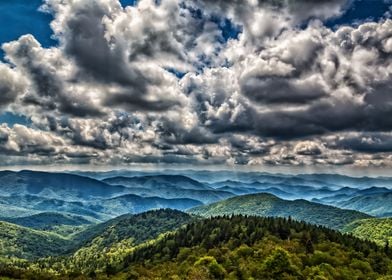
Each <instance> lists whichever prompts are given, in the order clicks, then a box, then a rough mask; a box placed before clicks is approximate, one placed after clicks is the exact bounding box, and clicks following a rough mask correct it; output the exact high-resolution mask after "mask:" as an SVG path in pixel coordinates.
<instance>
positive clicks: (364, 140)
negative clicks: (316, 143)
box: [330, 132, 392, 153]
mask: <svg viewBox="0 0 392 280" xmlns="http://www.w3.org/2000/svg"><path fill="white" fill-rule="evenodd" d="M330 146H331V148H342V149H347V150H353V151H358V152H363V153H385V152H390V151H391V150H392V135H391V133H369V132H368V133H352V134H348V135H345V136H342V137H341V138H339V139H337V140H335V141H333V142H332V143H330Z"/></svg>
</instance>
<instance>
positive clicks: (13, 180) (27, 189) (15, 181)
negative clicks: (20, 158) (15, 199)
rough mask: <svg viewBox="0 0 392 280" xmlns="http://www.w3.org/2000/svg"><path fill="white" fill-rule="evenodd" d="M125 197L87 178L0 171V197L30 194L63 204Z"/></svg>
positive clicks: (122, 190)
mask: <svg viewBox="0 0 392 280" xmlns="http://www.w3.org/2000/svg"><path fill="white" fill-rule="evenodd" d="M121 194H126V188H125V187H122V186H112V185H109V184H106V183H104V182H101V181H99V180H95V179H92V178H89V177H83V176H78V175H73V174H67V173H48V172H37V171H28V170H24V171H19V172H10V171H2V172H0V195H2V196H23V195H31V196H37V197H42V198H50V199H58V200H63V201H89V200H90V201H91V200H96V199H104V198H110V197H114V196H119V195H121Z"/></svg>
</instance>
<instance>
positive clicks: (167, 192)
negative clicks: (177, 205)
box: [103, 175, 234, 203]
mask: <svg viewBox="0 0 392 280" xmlns="http://www.w3.org/2000/svg"><path fill="white" fill-rule="evenodd" d="M103 181H104V182H105V183H108V184H111V185H113V186H115V185H122V186H126V187H127V188H128V189H127V191H128V192H129V193H131V194H135V195H139V196H145V197H151V196H156V197H161V198H166V199H174V198H189V199H193V200H198V201H201V202H203V203H212V202H215V201H218V200H222V199H226V198H229V197H233V196H234V194H233V193H232V192H229V191H225V190H216V189H213V188H211V187H209V186H208V185H206V184H202V183H200V182H198V181H195V180H193V179H190V178H188V177H186V176H180V175H156V176H144V177H131V178H128V177H112V178H107V179H104V180H103Z"/></svg>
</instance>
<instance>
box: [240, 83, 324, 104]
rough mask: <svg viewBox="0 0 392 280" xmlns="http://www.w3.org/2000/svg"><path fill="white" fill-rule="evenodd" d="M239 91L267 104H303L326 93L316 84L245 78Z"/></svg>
mask: <svg viewBox="0 0 392 280" xmlns="http://www.w3.org/2000/svg"><path fill="white" fill-rule="evenodd" d="M241 90H242V93H243V94H245V95H246V96H247V97H248V98H249V99H251V100H254V101H256V102H262V103H267V104H268V103H270V104H273V103H278V104H284V103H298V104H303V103H308V102H309V101H312V100H315V99H319V98H321V97H323V96H326V92H325V91H324V89H323V88H322V87H320V85H318V84H312V83H306V82H305V83H303V82H301V81H299V82H298V81H295V80H289V79H287V78H281V77H260V78H258V77H251V78H246V79H244V81H243V83H242V84H241Z"/></svg>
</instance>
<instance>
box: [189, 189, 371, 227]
mask: <svg viewBox="0 0 392 280" xmlns="http://www.w3.org/2000/svg"><path fill="white" fill-rule="evenodd" d="M188 212H189V213H192V214H195V215H200V216H203V217H210V216H222V215H231V214H241V215H256V216H274V217H292V218H293V219H295V220H300V221H305V222H308V223H312V224H318V225H323V226H327V227H330V228H332V229H341V228H343V226H345V225H347V224H349V223H351V222H353V221H355V220H358V219H365V218H370V216H369V215H367V214H364V213H360V212H358V211H352V210H342V209H339V208H336V207H332V206H327V205H322V204H318V203H313V202H309V201H306V200H294V201H289V200H283V199H280V198H278V197H276V196H274V195H271V194H265V193H261V194H251V195H244V196H238V197H233V198H229V199H227V200H224V201H220V202H217V203H213V204H210V205H206V206H199V207H196V208H192V209H190V210H189V211H188Z"/></svg>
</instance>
